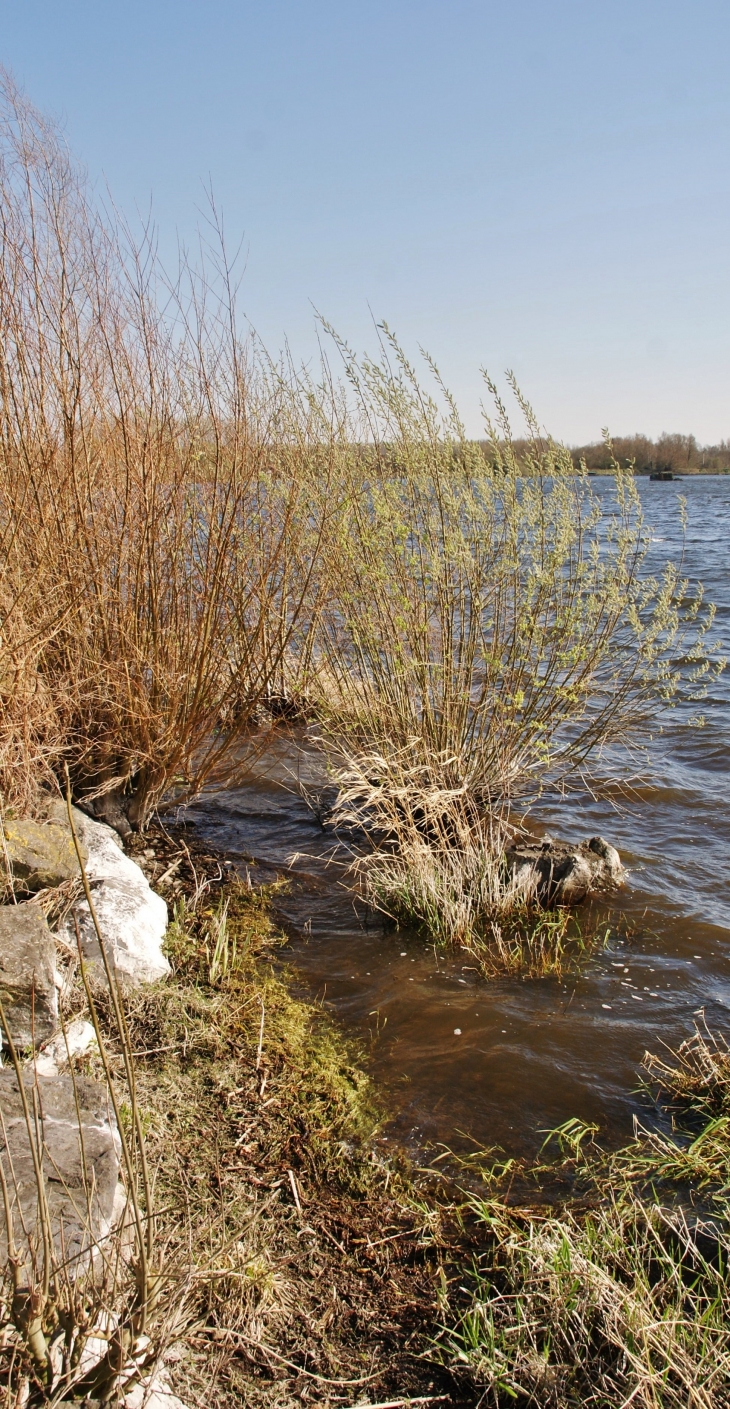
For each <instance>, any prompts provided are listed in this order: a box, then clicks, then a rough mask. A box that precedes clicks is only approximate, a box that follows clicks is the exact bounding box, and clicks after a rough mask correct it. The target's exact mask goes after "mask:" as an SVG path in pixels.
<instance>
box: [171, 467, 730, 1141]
mask: <svg viewBox="0 0 730 1409" xmlns="http://www.w3.org/2000/svg"><path fill="white" fill-rule="evenodd" d="M594 484H595V485H596V487H598V488H600V484H601V481H600V480H596V481H594ZM640 492H641V497H642V500H643V502H644V506H645V512H646V517H647V520H648V522H649V524H650V525H651V526H652V529H653V538H652V546H651V550H650V563H649V567H650V569H651V570H652V571H659V570H661V567H662V566H663V564H664V562H665V561H666V560H667V559H668V558H675V559H678V558H679V556H680V555H681V552H682V540H681V529H680V524H679V515H678V512H677V494H678V493H682V494H683V495H685V496H686V498H687V512H688V528H687V535H686V541H685V544H684V570H685V571H686V573H687V575H689V576H690V577H692V578H696V577H699V578H700V579H701V581H702V582H703V583H704V586H705V593H706V596H707V598H708V599H709V600H711V601H714V602H715V603H716V604H717V608H718V614H717V635H719V637H720V638H721V639H722V640H724V642H725V645H726V649H727V646H728V644H730V580H729V574H728V564H729V561H730V476H725V477H717V478H715V477H709V476H708V477H695V478H688V479H685V480H684V481H683V482H682V483H681V484H677V485H675V484H670V483H650V482H648V481H641V484H640ZM701 708H702V712H703V713H704V715H705V717H706V721H707V722H706V725H705V727H704V728H703V729H693V728H688V727H687V718H688V715H689V710H687V711H686V712H682V711H681V710H677V711H675V713H674V716H673V717H671V718H670V720H669V723H668V724H666V725H665V727H664V732H663V734H662V735H661V737H659V738H658V739H657V740H656V741H655V743H654V745H653V749H652V755H651V760H652V761H651V781H650V782H649V783H646V784H644V785H643V786H642V787H641V788H640V789H639V795H638V797H637V798H636V799H635V800H632V801H631V802H623V803H622V804H621V807H620V808H618V809H617V808H615V807H614V806H612V805H611V804H610V803H608V802H605V801H595V800H594V799H592V798H590V797H588V796H585V795H578V796H574V797H573V798H571V799H570V801H569V802H566V801H556V802H554V803H551V804H547V803H546V802H543V803H542V804H541V806H540V808H539V810H538V811H536V812H535V814H534V821H535V823H536V824H537V825H539V827H540V829H541V830H545V831H549V833H550V834H551V835H554V836H556V837H563V838H566V839H568V840H581V839H583V838H585V837H590V836H594V835H596V834H600V835H602V836H605V837H606V838H607V839H609V840H610V841H612V842H613V843H614V844H615V845H616V846H617V847H618V849H619V851H620V852H621V856H622V860H623V861H624V864H625V865H626V866H627V867H628V868H629V878H628V884H627V885H626V887H625V888H624V889H623V890H622V891H620V892H619V893H617V895H616V896H615V897H612V898H611V901H610V904H607V905H604V906H603V907H602V908H601V909H600V910H599V911H598V916H599V918H600V917H605V918H606V919H608V920H611V921H612V922H613V925H614V928H613V931H612V938H611V939H610V940H609V943H608V946H607V948H606V949H605V950H602V951H601V952H598V953H596V954H595V955H594V957H593V958H591V959H589V960H588V961H587V962H586V963H585V965H584V966H583V968H582V970H581V972H580V973H579V975H578V976H576V977H572V978H571V979H569V980H567V981H558V980H555V979H539V980H519V979H509V980H507V979H504V980H497V981H489V982H487V981H484V980H482V979H480V978H479V977H478V975H477V973H476V972H475V970H474V969H473V968H472V967H470V965H469V960H468V958H467V959H465V960H462V959H461V958H456V959H450V958H449V959H447V958H446V957H444V956H443V955H436V954H435V953H434V950H433V949H430V950H429V949H427V948H426V947H425V945H424V943H423V941H422V940H421V939H419V938H418V937H417V936H415V935H413V934H411V933H409V932H408V931H406V930H395V929H385V928H383V926H382V925H381V923H380V922H379V921H378V920H377V919H375V920H374V919H373V918H372V917H371V918H370V921H368V918H367V916H366V915H365V914H364V913H363V911H362V908H360V907H357V906H356V904H355V902H354V900H353V896H352V893H351V891H350V889H349V888H348V885H347V881H346V875H345V861H346V858H345V857H344V856H343V854H342V853H341V852H340V853H336V851H335V842H334V840H333V838H332V836H331V835H330V834H328V833H326V832H324V831H323V830H322V829H321V827H320V826H319V825H318V823H317V821H316V819H315V818H314V817H313V815H312V813H311V811H310V810H309V809H308V808H307V806H306V804H305V803H304V802H303V801H302V799H301V798H300V797H299V796H297V794H296V792H295V791H294V790H293V783H294V778H295V776H296V775H297V774H298V775H299V777H300V778H301V780H302V781H303V782H304V783H305V784H307V783H308V784H309V786H310V787H311V788H312V789H316V787H317V786H318V782H319V781H320V776H319V770H320V765H319V763H318V760H317V759H316V757H313V756H312V755H307V754H306V753H305V754H304V755H302V754H301V752H300V749H299V746H298V743H297V741H296V740H295V739H292V738H287V737H286V736H285V735H282V737H281V739H280V741H279V743H278V744H277V747H276V749H275V750H274V751H273V752H272V753H271V754H270V755H269V756H268V757H267V758H266V759H264V760H262V761H261V764H260V765H259V767H258V768H257V770H256V776H254V777H252V779H251V780H250V782H249V783H247V784H246V786H244V787H240V788H236V789H232V790H229V791H225V792H219V793H217V794H215V795H214V796H213V795H207V796H205V797H204V798H202V799H199V800H198V801H197V802H196V804H195V805H194V806H193V807H191V808H190V810H189V813H188V816H189V820H190V821H192V822H194V823H195V824H196V826H197V827H198V828H199V829H200V830H201V832H202V833H203V834H204V835H205V836H206V837H207V838H208V839H209V841H210V842H211V843H212V844H215V845H217V846H219V847H221V848H224V849H225V850H226V851H227V852H228V853H229V854H230V855H231V856H240V858H241V866H242V869H244V871H245V867H246V859H247V858H255V861H256V863H257V865H256V875H257V876H260V877H262V878H263V877H267V878H272V877H273V875H274V874H275V873H276V872H277V871H278V872H283V871H284V870H286V871H287V874H288V875H289V880H290V883H289V886H288V888H287V889H286V891H284V892H282V893H280V894H278V895H277V897H276V912H277V914H278V916H279V918H280V920H281V922H282V923H283V924H284V925H285V926H286V929H287V933H288V934H289V936H290V939H289V944H288V946H287V949H286V951H285V957H286V959H287V962H288V963H289V965H290V966H291V968H292V969H293V970H294V971H295V972H296V973H297V974H298V975H299V977H300V980H301V984H302V987H303V989H304V990H305V991H307V992H308V993H309V994H310V995H313V996H315V997H317V998H319V999H321V1000H322V1001H323V1002H324V1004H325V1005H326V1007H327V1008H329V1009H330V1010H331V1011H332V1012H333V1013H334V1014H335V1015H336V1016H337V1017H338V1018H339V1019H340V1021H341V1022H342V1023H343V1024H344V1025H345V1027H346V1028H347V1029H349V1030H350V1031H352V1032H354V1033H356V1034H357V1035H358V1036H360V1037H362V1038H365V1039H366V1040H367V1041H368V1043H369V1044H370V1048H371V1053H372V1069H373V1071H374V1073H375V1075H376V1076H377V1077H378V1078H379V1079H380V1080H381V1081H382V1082H383V1083H384V1085H385V1087H386V1089H387V1091H388V1093H389V1098H390V1104H391V1109H392V1111H393V1116H392V1121H391V1123H390V1125H389V1127H388V1128H387V1130H386V1132H385V1133H386V1135H387V1138H388V1139H389V1140H392V1141H394V1142H399V1143H402V1144H405V1145H407V1146H408V1147H409V1149H410V1150H411V1152H412V1153H413V1154H414V1155H415V1156H416V1158H417V1159H418V1158H422V1157H424V1156H425V1155H426V1153H427V1151H429V1150H430V1152H431V1153H435V1152H436V1150H435V1148H434V1147H436V1146H438V1145H439V1144H441V1143H443V1144H445V1145H448V1146H449V1147H451V1148H452V1149H456V1150H462V1151H464V1152H467V1151H469V1150H472V1149H474V1148H475V1146H485V1145H486V1146H495V1145H496V1146H500V1147H502V1149H504V1150H505V1151H506V1152H508V1153H509V1154H510V1155H525V1156H531V1155H534V1154H535V1153H536V1151H537V1150H538V1149H539V1147H540V1145H541V1144H542V1142H543V1140H544V1138H545V1136H544V1132H545V1131H546V1130H548V1129H551V1128H553V1127H555V1126H556V1125H558V1124H560V1123H562V1122H563V1121H565V1120H567V1119H569V1118H570V1117H572V1116H578V1117H580V1118H581V1119H583V1120H586V1121H591V1122H595V1123H596V1124H597V1125H598V1126H599V1127H600V1132H601V1135H600V1138H601V1140H602V1142H603V1143H605V1144H607V1145H617V1144H619V1143H621V1142H622V1141H624V1140H625V1139H626V1138H627V1137H628V1136H629V1135H630V1134H631V1130H632V1123H633V1118H634V1116H636V1115H638V1116H639V1117H640V1118H641V1119H643V1120H648V1121H650V1120H651V1119H653V1116H652V1113H651V1110H650V1107H649V1105H648V1104H647V1101H646V1099H645V1098H644V1097H643V1096H642V1095H641V1093H640V1092H639V1090H638V1085H639V1071H638V1068H639V1064H640V1062H641V1058H642V1056H643V1054H644V1052H645V1051H646V1050H647V1049H648V1050H650V1051H653V1052H657V1051H661V1049H662V1044H663V1043H666V1044H669V1045H670V1046H676V1045H677V1044H678V1043H679V1042H681V1041H682V1040H683V1039H684V1038H685V1037H687V1036H689V1035H690V1033H691V1032H692V1030H693V1025H694V1022H695V1020H696V1017H697V1015H698V1013H699V1011H700V1010H704V1013H705V1016H706V1018H707V1022H708V1024H709V1026H710V1027H711V1028H715V1029H720V1030H724V1031H725V1032H727V1031H728V1028H730V1019H729V1014H730V786H729V782H730V780H729V774H730V677H729V676H728V673H726V674H725V675H724V676H723V677H722V678H721V679H720V681H719V683H718V684H717V685H716V686H715V687H713V690H712V693H711V697H710V698H709V699H708V700H707V701H706V702H705V703H704V704H703V705H702V707H701Z"/></svg>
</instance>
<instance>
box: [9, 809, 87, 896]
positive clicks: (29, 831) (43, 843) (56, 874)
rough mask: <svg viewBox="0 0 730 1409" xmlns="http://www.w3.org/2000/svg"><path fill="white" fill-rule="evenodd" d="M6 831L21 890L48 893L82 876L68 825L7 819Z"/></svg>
mask: <svg viewBox="0 0 730 1409" xmlns="http://www.w3.org/2000/svg"><path fill="white" fill-rule="evenodd" d="M3 830H4V833H5V850H6V852H7V858H8V860H9V861H10V866H11V870H12V875H13V882H14V884H15V885H16V886H17V888H18V889H19V890H22V891H30V892H33V891H36V890H44V889H45V888H46V887H47V886H58V885H61V884H62V883H63V882H64V881H70V880H73V879H74V878H75V877H77V876H78V874H79V863H78V858H77V856H76V851H75V848H74V844H73V837H72V836H71V830H70V828H69V826H68V823H66V825H65V826H64V825H63V824H61V825H59V822H57V821H55V820H54V821H42V822H33V821H31V820H30V819H29V818H21V820H20V821H17V822H16V821H13V820H8V819H6V820H5V825H4V828H3ZM82 854H83V852H82ZM85 859H86V858H85V857H84V860H85Z"/></svg>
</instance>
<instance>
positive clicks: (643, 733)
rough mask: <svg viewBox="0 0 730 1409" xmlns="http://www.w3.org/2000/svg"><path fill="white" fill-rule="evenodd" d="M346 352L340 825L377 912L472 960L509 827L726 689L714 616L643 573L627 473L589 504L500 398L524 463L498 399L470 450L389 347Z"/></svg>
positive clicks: (686, 589) (333, 756) (327, 650)
mask: <svg viewBox="0 0 730 1409" xmlns="http://www.w3.org/2000/svg"><path fill="white" fill-rule="evenodd" d="M342 350H343V353H344V356H345V359H346V370H347V375H348V378H349V381H350V384H351V387H352V389H353V392H354V398H355V403H354V405H355V409H354V411H353V414H352V420H351V422H350V423H349V425H348V429H347V433H346V434H342V436H341V445H340V462H339V474H340V489H341V495H342V503H341V508H340V516H339V521H338V534H337V536H336V540H334V541H333V544H332V547H331V550H330V552H331V557H330V561H329V571H328V578H329V581H330V584H331V588H332V595H331V597H330V608H329V611H328V612H327V613H326V616H325V618H324V621H323V629H322V637H321V649H320V656H319V664H320V688H321V697H322V711H323V720H324V725H323V728H322V731H321V732H322V738H323V740H324V743H325V746H326V748H327V750H328V754H329V758H330V762H331V766H332V769H333V772H334V777H335V779H336V781H337V783H338V785H339V796H338V801H337V806H336V809H335V813H334V820H335V822H340V823H343V822H344V823H347V824H349V825H358V826H364V827H365V828H366V829H367V830H368V831H369V833H370V834H371V836H372V837H373V838H375V839H376V841H378V842H379V843H380V845H376V848H375V850H374V853H373V854H371V855H370V857H369V858H367V859H366V860H365V861H364V862H363V865H364V867H365V874H366V876H367V882H368V887H369V893H370V895H371V897H372V898H373V899H374V900H375V903H376V904H378V905H379V906H380V907H381V908H383V909H385V910H389V911H390V913H394V914H401V915H405V916H408V917H409V918H411V919H416V920H418V921H420V922H421V923H423V924H424V925H425V926H426V928H427V929H428V931H429V932H430V933H431V935H432V936H434V937H436V938H437V939H440V940H444V941H448V940H452V941H456V942H459V943H466V944H472V945H478V944H479V943H480V942H482V943H483V942H489V936H490V934H491V935H492V937H493V936H494V923H495V920H496V922H497V923H498V922H499V914H500V911H501V912H505V911H506V910H510V909H512V908H513V907H514V905H515V904H520V905H523V906H524V905H525V904H526V903H527V902H529V899H530V898H529V897H528V896H524V895H519V896H518V895H517V894H516V893H515V888H514V886H513V885H512V884H511V882H510V881H509V880H508V878H507V877H506V873H505V869H504V866H503V864H502V856H503V852H504V846H505V840H506V838H507V836H508V835H509V832H510V820H509V819H510V815H511V814H513V813H514V811H515V809H520V810H521V811H524V810H525V809H526V808H527V807H529V805H530V803H531V802H532V801H533V800H534V799H535V797H536V796H537V795H538V794H539V792H540V791H541V789H543V788H544V787H545V786H546V785H547V784H548V783H550V784H554V785H563V786H564V785H566V784H567V783H569V781H570V779H571V778H574V777H575V776H576V775H578V776H580V777H581V779H583V780H584V781H585V780H586V779H588V778H590V777H591V776H592V775H593V776H595V772H596V768H597V766H599V767H600V769H601V770H602V771H605V770H606V768H607V767H608V766H609V758H610V759H612V760H613V766H615V765H616V759H617V757H618V756H619V755H624V756H626V754H627V753H628V754H631V753H632V751H633V750H634V749H635V748H637V747H639V746H640V745H641V744H642V741H645V740H646V737H647V735H648V734H649V733H650V732H651V729H652V728H653V726H654V725H655V723H656V720H657V715H658V713H660V712H661V711H662V709H664V708H666V707H668V706H670V705H671V704H672V703H673V702H674V701H676V699H677V698H678V695H679V694H680V692H681V693H683V694H685V695H689V696H691V697H692V698H695V697H697V696H699V695H701V694H702V693H703V689H704V688H705V687H706V683H707V681H708V679H710V678H711V677H712V674H713V671H714V670H718V669H720V668H721V667H722V662H720V661H717V662H716V663H715V664H714V665H713V664H712V663H711V661H712V656H711V647H710V645H709V643H708V639H707V638H708V631H709V629H710V627H711V624H712V620H713V611H712V609H711V608H708V607H706V606H705V605H704V603H703V598H702V590H701V587H699V586H694V587H690V585H689V583H688V582H687V581H686V580H685V579H684V578H683V577H682V574H681V569H680V566H679V565H677V564H672V563H669V564H667V566H666V568H665V570H664V572H663V574H662V576H661V577H660V578H655V577H652V576H649V575H647V573H646V572H645V555H646V549H647V534H646V531H645V528H644V524H643V520H642V514H641V506H640V503H639V498H638V494H637V491H636V487H635V483H634V480H633V476H632V474H631V472H630V470H628V469H622V468H621V467H620V466H619V465H618V464H615V465H614V479H613V486H612V492H611V496H610V499H609V498H607V496H606V495H605V493H604V494H602V495H598V494H597V493H596V492H595V491H594V489H593V487H592V485H591V482H590V480H589V478H588V475H587V472H586V471H585V469H583V470H578V471H576V470H575V468H574V466H573V463H572V461H571V457H570V455H569V453H568V451H567V450H566V449H565V448H564V447H562V446H561V445H559V444H557V443H556V442H555V441H553V440H551V439H549V438H545V437H543V436H541V435H540V433H539V430H538V427H537V425H536V423H535V418H534V416H533V414H532V412H531V410H530V407H529V406H528V405H527V404H526V403H525V402H524V400H523V399H522V397H521V396H520V393H519V391H518V389H517V387H516V386H514V383H513V384H512V386H513V390H514V392H515V394H516V396H517V399H518V403H519V405H520V408H521V410H522V413H523V414H524V417H525V420H526V423H527V428H528V432H529V441H528V445H527V449H526V450H525V448H524V442H522V443H521V450H520V456H519V459H518V456H517V453H516V450H515V446H514V444H513V439H512V432H511V428H510V424H509V420H508V417H507V414H506V411H505V409H504V406H503V405H502V403H501V401H500V400H499V397H498V395H497V392H496V389H495V387H494V386H493V385H492V384H491V382H489V381H488V383H487V384H488V387H489V390H490V392H491V394H492V396H493V398H494V400H495V405H496V414H495V421H494V423H492V422H488V430H489V441H488V442H487V443H476V442H474V441H470V440H469V439H468V438H467V437H466V435H465V433H464V430H463V427H462V425H461V423H460V421H459V417H458V413H457V411H456V408H455V407H454V406H453V403H452V402H451V401H450V400H449V398H448V397H446V411H445V413H443V414H442V413H441V412H440V411H439V408H438V406H437V404H436V402H435V401H434V400H433V399H432V398H431V397H430V396H429V395H428V394H427V393H426V392H425V391H424V390H423V388H422V387H421V385H420V384H419V382H418V380H417V378H416V375H415V373H414V371H413V369H412V368H411V366H410V365H409V364H408V362H407V361H406V359H405V357H404V356H403V354H402V352H401V350H400V348H399V346H398V345H397V343H396V342H395V340H394V339H393V338H392V337H390V335H389V334H388V332H387V329H386V330H385V331H384V352H383V357H382V360H381V361H380V362H377V363H376V362H372V361H368V360H365V361H363V362H358V361H357V360H356V359H355V358H354V357H353V356H352V355H351V354H350V353H349V351H348V350H347V349H346V348H343V349H342ZM437 381H438V378H437ZM438 386H439V389H440V390H441V391H443V388H441V387H440V383H438ZM599 760H600V764H599V762H598V761H599Z"/></svg>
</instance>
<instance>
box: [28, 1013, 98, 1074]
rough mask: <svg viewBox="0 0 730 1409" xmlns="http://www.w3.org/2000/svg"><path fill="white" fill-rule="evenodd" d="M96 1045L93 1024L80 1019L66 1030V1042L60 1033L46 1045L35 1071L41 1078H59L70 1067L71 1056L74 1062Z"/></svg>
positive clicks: (70, 1024)
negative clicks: (74, 1059)
mask: <svg viewBox="0 0 730 1409" xmlns="http://www.w3.org/2000/svg"><path fill="white" fill-rule="evenodd" d="M95 1043H96V1033H95V1032H94V1029H93V1027H92V1025H91V1023H90V1022H85V1021H84V1020H83V1018H78V1019H77V1020H76V1022H72V1023H69V1025H68V1027H67V1028H66V1040H65V1041H64V1036H63V1033H62V1032H59V1034H58V1036H57V1037H54V1039H53V1041H52V1042H47V1043H46V1045H45V1047H44V1048H43V1051H42V1052H41V1053H40V1055H39V1056H38V1057H36V1061H35V1069H36V1071H37V1073H38V1075H39V1076H58V1073H59V1072H60V1071H63V1070H64V1068H65V1067H67V1066H68V1060H69V1056H70V1057H71V1059H72V1060H73V1058H74V1057H82V1056H83V1054H84V1052H88V1050H89V1048H90V1047H91V1046H93V1045H94V1044H95ZM67 1044H68V1045H67Z"/></svg>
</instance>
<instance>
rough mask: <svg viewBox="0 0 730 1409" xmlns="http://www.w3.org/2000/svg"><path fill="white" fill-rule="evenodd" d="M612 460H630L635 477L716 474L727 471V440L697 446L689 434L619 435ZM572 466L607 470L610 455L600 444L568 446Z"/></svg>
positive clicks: (729, 451) (729, 444) (729, 446)
mask: <svg viewBox="0 0 730 1409" xmlns="http://www.w3.org/2000/svg"><path fill="white" fill-rule="evenodd" d="M613 453H614V455H615V457H616V459H617V460H618V461H619V462H620V463H621V464H625V463H626V461H633V462H634V464H635V467H636V473H637V474H638V475H648V474H651V473H652V472H653V471H656V470H671V471H672V472H673V473H674V474H702V473H704V474H720V473H723V472H724V473H728V472H730V440H721V441H720V443H719V445H698V444H697V440H696V438H695V437H694V436H693V435H667V434H664V435H660V436H659V439H658V440H650V439H649V437H648V436H646V435H626V436H624V435H620V436H615V437H614V440H613ZM571 454H572V456H573V459H574V460H575V463H576V465H577V464H579V462H580V461H581V460H584V461H585V463H586V465H587V466H588V469H589V470H609V469H610V467H611V456H610V453H609V451H608V450H607V449H606V446H605V445H604V443H603V441H600V440H599V441H593V442H592V443H591V444H590V445H577V446H573V447H571Z"/></svg>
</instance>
